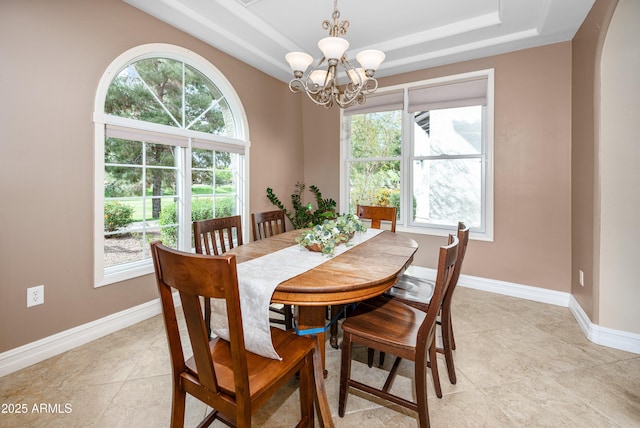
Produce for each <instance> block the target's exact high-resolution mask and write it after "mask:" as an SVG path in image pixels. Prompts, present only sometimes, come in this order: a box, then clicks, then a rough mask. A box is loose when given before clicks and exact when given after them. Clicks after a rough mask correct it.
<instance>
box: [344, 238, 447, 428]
mask: <svg viewBox="0 0 640 428" xmlns="http://www.w3.org/2000/svg"><path fill="white" fill-rule="evenodd" d="M457 253H458V238H457V237H456V236H453V235H450V236H449V243H448V245H446V246H443V247H440V251H439V257H438V272H437V275H436V282H435V286H434V293H433V296H432V299H431V301H432V303H433V304H432V305H430V306H429V309H428V310H427V311H426V312H424V311H422V310H420V309H416V308H414V307H412V306H409V305H406V304H404V303H402V302H400V301H398V300H396V299H393V298H388V297H380V298H378V299H371V300H367V301H365V302H362V303H360V304H359V305H358V306H357V307H356V309H355V310H354V311H353V312H352V313H351V315H349V316H348V317H347V319H346V320H345V321H344V322H343V323H342V331H343V336H342V355H341V357H342V358H341V364H340V389H339V401H338V415H339V416H340V417H343V416H344V414H345V410H346V404H347V398H348V389H349V387H352V388H355V389H358V390H361V391H364V392H367V393H369V394H372V395H375V396H377V397H380V398H383V399H385V400H388V401H390V402H392V403H395V404H398V405H400V406H403V407H406V408H409V409H411V410H414V411H416V412H417V413H418V423H419V426H420V427H428V426H429V408H428V404H427V363H428V362H431V363H432V365H436V364H437V363H436V351H435V347H433V346H431V344H432V343H433V342H434V338H435V330H436V318H437V316H438V311H439V308H440V305H441V304H442V299H443V296H444V293H445V292H446V289H447V287H448V286H449V284H450V283H451V278H452V277H453V271H454V267H455V263H456V258H457ZM356 344H359V345H363V346H365V347H367V348H370V349H377V350H379V351H382V352H386V353H389V354H392V355H396V356H397V358H396V361H395V362H394V364H393V366H392V368H391V370H390V371H389V375H388V376H387V380H386V381H385V383H384V385H383V386H382V387H381V388H379V387H375V386H371V385H367V384H365V383H363V382H361V381H358V380H355V379H352V378H351V363H352V355H351V354H352V347H353V345H356ZM401 359H406V360H410V361H413V362H414V376H413V379H414V384H415V397H416V401H410V400H408V399H406V398H403V397H399V396H397V395H394V394H392V393H391V392H390V389H391V386H392V384H393V381H394V378H395V376H396V374H397V371H398V366H399V363H400V361H401Z"/></svg>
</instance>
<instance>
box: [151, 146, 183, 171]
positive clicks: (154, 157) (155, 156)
mask: <svg viewBox="0 0 640 428" xmlns="http://www.w3.org/2000/svg"><path fill="white" fill-rule="evenodd" d="M144 146H145V155H146V159H145V162H146V164H147V165H157V166H171V167H172V166H175V164H176V156H175V150H176V148H175V147H173V146H167V145H164V144H155V143H145V145H144Z"/></svg>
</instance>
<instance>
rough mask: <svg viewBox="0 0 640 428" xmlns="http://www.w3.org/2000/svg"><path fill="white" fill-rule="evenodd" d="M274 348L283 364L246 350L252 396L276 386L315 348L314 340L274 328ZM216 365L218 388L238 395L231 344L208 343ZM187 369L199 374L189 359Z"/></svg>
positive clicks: (225, 342) (222, 342) (218, 341)
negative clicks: (236, 392)
mask: <svg viewBox="0 0 640 428" xmlns="http://www.w3.org/2000/svg"><path fill="white" fill-rule="evenodd" d="M271 337H272V339H273V346H274V347H275V349H276V352H277V353H278V355H280V357H282V361H279V360H274V359H271V358H266V357H263V356H260V355H257V354H254V353H251V352H248V351H247V368H248V372H249V373H248V374H249V395H250V396H252V397H257V396H259V395H260V393H261V391H263V390H265V388H266V387H267V386H271V385H272V384H273V379H278V378H281V377H282V376H283V375H284V374H285V373H287V372H288V371H290V370H291V369H292V368H293V367H294V366H295V365H296V363H298V362H299V361H300V359H301V358H302V357H303V356H304V355H305V354H307V353H308V352H309V350H310V349H314V346H315V342H314V339H312V338H310V337H307V336H298V335H296V334H295V333H293V332H290V331H289V332H287V331H284V330H282V329H279V328H276V327H271ZM209 347H210V348H211V355H212V356H213V365H214V367H215V371H216V376H217V379H218V386H219V387H220V388H221V389H222V391H224V392H225V393H227V394H230V395H234V394H235V384H234V377H233V361H232V359H231V346H230V344H229V342H227V341H226V340H223V339H220V338H217V337H216V338H214V339H212V340H211V341H210V342H209ZM185 364H186V366H187V368H188V369H189V370H190V371H191V372H193V373H194V374H196V375H197V373H198V370H197V369H196V364H195V360H194V359H193V357H192V358H189V359H188V360H187V361H186V362H185Z"/></svg>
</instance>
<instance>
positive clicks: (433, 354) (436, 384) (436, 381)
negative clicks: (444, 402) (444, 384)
mask: <svg viewBox="0 0 640 428" xmlns="http://www.w3.org/2000/svg"><path fill="white" fill-rule="evenodd" d="M428 366H429V367H431V377H432V378H433V388H434V389H435V390H436V396H437V397H438V398H442V388H441V387H440V376H438V357H437V351H436V339H435V335H434V337H433V341H432V342H431V346H429V364H428Z"/></svg>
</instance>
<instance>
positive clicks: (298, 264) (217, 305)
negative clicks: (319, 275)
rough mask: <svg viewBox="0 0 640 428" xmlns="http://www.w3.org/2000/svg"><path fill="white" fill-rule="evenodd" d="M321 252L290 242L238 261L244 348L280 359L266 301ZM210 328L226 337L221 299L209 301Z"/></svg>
mask: <svg viewBox="0 0 640 428" xmlns="http://www.w3.org/2000/svg"><path fill="white" fill-rule="evenodd" d="M381 232H382V230H379V229H368V230H367V231H366V232H363V233H356V235H355V236H354V237H353V238H352V239H351V240H350V241H349V242H348V243H347V244H346V245H344V244H343V245H339V246H337V247H336V249H335V256H338V255H340V254H342V253H344V252H345V251H348V250H350V249H351V248H353V247H354V246H356V245H358V244H361V243H362V242H364V241H366V240H368V239H371V238H373V237H374V236H376V235H377V234H379V233H381ZM330 259H331V258H330V257H327V256H326V255H324V254H322V253H317V252H313V251H309V250H307V249H306V248H303V247H301V246H300V245H293V246H291V247H287V248H284V249H282V250H280V251H276V252H274V253H271V254H267V255H265V256H262V257H258V258H256V259H253V260H249V261H247V262H244V263H240V264H238V266H237V269H238V290H239V294H240V310H241V311H242V327H243V329H244V341H245V347H246V349H247V350H248V351H250V352H253V353H254V354H258V355H262V356H264V357H268V358H273V359H276V360H280V359H281V358H280V356H279V355H278V353H277V352H276V350H275V349H274V347H273V343H272V341H271V330H270V325H269V304H270V302H271V296H272V295H273V292H274V291H275V289H276V287H277V286H278V284H280V283H281V282H283V281H286V280H288V279H290V278H293V277H294V276H297V275H300V274H302V273H304V272H306V271H308V270H311V269H313V268H315V267H317V266H319V265H321V264H322V263H324V262H326V261H328V260H330ZM211 305H212V311H211V312H212V314H211V331H212V332H214V333H215V334H217V335H218V336H220V337H222V338H223V339H225V340H229V328H228V326H227V315H226V313H227V311H226V308H225V304H224V300H222V299H214V300H213V302H212V304H211Z"/></svg>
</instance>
